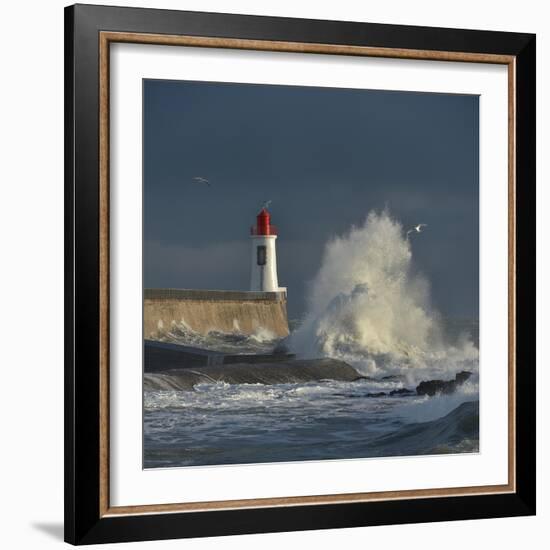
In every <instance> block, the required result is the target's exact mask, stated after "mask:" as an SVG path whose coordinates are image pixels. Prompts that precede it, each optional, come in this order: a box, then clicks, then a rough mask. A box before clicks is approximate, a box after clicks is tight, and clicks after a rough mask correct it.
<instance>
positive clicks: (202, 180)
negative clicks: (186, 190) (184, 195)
mask: <svg viewBox="0 0 550 550" xmlns="http://www.w3.org/2000/svg"><path fill="white" fill-rule="evenodd" d="M193 181H194V182H195V183H205V184H206V185H208V186H209V187H210V180H209V179H207V178H203V177H202V176H194V177H193Z"/></svg>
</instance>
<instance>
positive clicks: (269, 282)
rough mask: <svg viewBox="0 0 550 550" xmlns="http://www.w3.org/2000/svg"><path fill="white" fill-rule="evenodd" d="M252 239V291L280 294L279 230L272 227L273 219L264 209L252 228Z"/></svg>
mask: <svg viewBox="0 0 550 550" xmlns="http://www.w3.org/2000/svg"><path fill="white" fill-rule="evenodd" d="M250 235H251V237H252V265H251V271H250V290H253V291H256V292H279V291H284V290H286V289H284V288H279V283H278V281H277V253H276V251H275V241H276V240H277V228H276V227H275V226H274V225H271V217H270V215H269V212H268V211H267V209H266V208H265V207H264V208H262V209H261V210H260V212H259V214H258V215H257V216H256V225H254V226H252V227H251V228H250Z"/></svg>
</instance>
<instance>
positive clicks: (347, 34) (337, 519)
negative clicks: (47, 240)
mask: <svg viewBox="0 0 550 550" xmlns="http://www.w3.org/2000/svg"><path fill="white" fill-rule="evenodd" d="M101 31H117V32H128V33H148V34H158V35H188V36H197V37H200V36H205V37H218V38H232V39H234V38H237V39H245V40H257V41H281V42H293V43H303V44H334V45H348V46H365V47H374V48H388V49H405V50H421V51H444V52H467V53H475V54H498V55H505V56H512V57H513V58H514V63H515V72H516V86H515V110H516V111H515V112H516V115H515V121H516V125H515V136H514V139H515V159H516V161H515V180H516V192H515V197H514V199H515V211H516V218H515V242H516V262H515V279H516V285H515V288H514V289H513V291H514V293H515V295H514V299H515V304H516V309H515V312H516V323H515V341H516V346H515V358H514V359H515V362H516V363H517V365H518V368H517V370H516V379H515V388H516V394H515V395H516V401H515V409H514V413H515V418H514V420H515V429H516V432H515V433H516V446H515V465H516V470H515V481H516V484H515V491H514V492H510V493H507V494H484V495H471V496H439V497H437V498H433V497H430V498H414V499H398V500H382V501H369V502H351V503H338V504H314V505H290V506H273V507H261V508H251V509H248V508H244V509H234V510H210V511H191V512H171V513H155V514H134V515H132V514H125V515H120V516H117V515H109V514H106V515H105V514H103V515H102V514H101V512H100V509H101V507H100V460H101V457H100V422H99V418H100V399H99V394H100V375H99V363H100V349H99V345H98V342H99V340H100V237H99V233H100V227H99V217H100V215H99V212H100V196H99V180H100V174H99V171H100V149H99V141H100V136H99V128H100V126H99V108H100V89H99V65H100V48H99V39H100V32H101ZM535 41H536V40H535V36H534V35H532V34H523V33H508V32H493V31H473V30H459V29H443V28H428V27H413V26H402V25H386V24H374V23H351V22H337V21H320V20H306V19H289V18H276V17H258V16H247V15H229V14H218V13H198V12H184V11H169V10H158V9H143V8H120V7H105V6H94V5H75V6H70V7H67V8H66V9H65V227H66V237H65V540H66V541H67V542H69V543H72V544H92V543H106V542H118V541H120V542H123V541H142V540H143V541H145V540H154V539H171V538H184V537H205V536H218V535H230V534H244V533H260V532H266V533H267V532H277V531H298V530H307V529H331V528H339V527H356V526H367V525H385V524H398V523H416V522H435V521H448V520H462V519H481V518H495V517H503V516H525V515H533V514H535V454H536V453H535V450H536V449H535V433H536V430H535V408H536V402H535V59H536V54H535Z"/></svg>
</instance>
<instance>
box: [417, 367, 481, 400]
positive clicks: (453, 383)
mask: <svg viewBox="0 0 550 550" xmlns="http://www.w3.org/2000/svg"><path fill="white" fill-rule="evenodd" d="M471 375H472V373H471V372H469V371H461V372H459V373H457V374H456V376H455V379H454V380H427V381H424V382H420V384H419V385H418V386H417V387H416V393H417V394H418V395H430V396H433V395H436V394H438V393H439V394H444V395H448V394H451V393H454V392H455V391H456V389H457V388H458V387H459V386H461V385H462V384H464V382H466V380H468V379H469V378H470V376H471Z"/></svg>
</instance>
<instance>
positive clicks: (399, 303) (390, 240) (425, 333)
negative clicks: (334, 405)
mask: <svg viewBox="0 0 550 550" xmlns="http://www.w3.org/2000/svg"><path fill="white" fill-rule="evenodd" d="M403 233H404V232H403V227H402V226H401V224H400V223H399V222H398V221H396V220H395V219H393V218H392V217H391V216H390V214H389V212H388V211H383V212H381V213H378V212H374V211H373V212H370V213H369V215H368V216H367V218H366V220H365V222H364V224H363V225H362V226H360V227H352V228H351V229H350V231H349V233H347V234H346V235H343V236H339V237H335V238H333V239H332V240H331V241H329V242H328V243H327V245H326V247H325V252H324V256H323V261H322V265H321V268H320V270H319V272H318V273H317V275H316V277H315V279H314V280H313V282H312V285H311V289H310V295H309V302H308V311H307V315H306V317H305V319H304V322H303V323H302V325H301V326H300V327H299V328H298V329H297V330H296V331H295V332H294V333H293V334H292V336H291V339H290V346H291V348H292V349H293V351H295V352H296V353H298V354H300V355H303V356H306V357H316V356H317V357H318V356H319V355H322V356H329V357H334V358H338V359H342V360H344V361H346V362H348V363H350V364H352V365H353V366H354V367H355V368H356V369H357V370H358V371H359V372H361V373H362V374H366V375H379V374H405V375H408V377H409V378H410V379H415V380H416V379H418V377H425V376H432V377H433V376H434V375H438V374H442V373H446V374H450V373H451V372H453V371H455V372H456V371H458V370H459V369H462V368H469V369H470V370H472V369H473V370H475V369H476V366H477V358H478V351H477V348H476V347H475V346H474V345H473V343H472V342H471V340H470V339H469V338H467V337H465V336H463V337H462V339H461V340H460V341H459V342H457V343H455V344H454V345H449V344H448V343H445V338H444V336H443V331H442V329H441V321H440V317H439V315H438V314H437V313H436V312H435V311H434V309H433V307H432V306H431V304H430V292H429V284H428V282H427V280H426V279H425V278H424V277H422V276H421V275H420V274H418V273H414V272H413V269H412V250H411V243H410V241H409V240H408V239H407V238H406V237H404V235H403ZM411 367H414V368H413V369H411Z"/></svg>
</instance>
